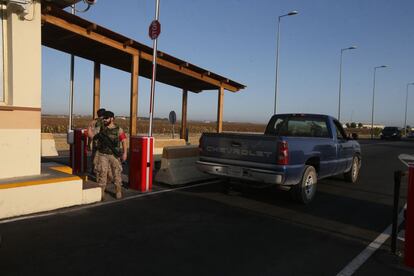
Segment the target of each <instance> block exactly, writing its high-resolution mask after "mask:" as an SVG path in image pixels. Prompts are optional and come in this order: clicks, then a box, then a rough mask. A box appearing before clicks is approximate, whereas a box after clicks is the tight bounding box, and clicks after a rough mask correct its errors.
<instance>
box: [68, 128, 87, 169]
mask: <svg viewBox="0 0 414 276" xmlns="http://www.w3.org/2000/svg"><path fill="white" fill-rule="evenodd" d="M70 155H71V158H70V160H71V167H72V174H78V175H82V174H84V173H86V172H87V169H88V133H87V131H86V130H85V129H80V128H78V129H75V131H74V141H73V144H72V145H71V147H70Z"/></svg>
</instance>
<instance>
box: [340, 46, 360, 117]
mask: <svg viewBox="0 0 414 276" xmlns="http://www.w3.org/2000/svg"><path fill="white" fill-rule="evenodd" d="M356 48H357V47H356V46H351V47H348V48H344V49H341V59H340V62H339V102H338V121H341V90H342V53H343V52H344V51H346V50H354V49H356Z"/></svg>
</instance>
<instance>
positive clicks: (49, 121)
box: [42, 116, 266, 135]
mask: <svg viewBox="0 0 414 276" xmlns="http://www.w3.org/2000/svg"><path fill="white" fill-rule="evenodd" d="M90 121H91V117H76V118H74V120H73V125H74V128H86V127H87V126H88V124H89V122H90ZM115 122H116V123H117V124H118V125H119V126H120V127H122V128H123V129H124V130H125V131H126V132H129V119H125V120H124V119H120V118H118V119H116V120H115ZM67 125H68V118H65V117H60V116H42V132H49V133H66V132H67ZM137 125H138V133H147V132H148V125H149V120H148V119H142V118H139V119H138V122H137ZM187 127H188V129H189V134H190V135H191V134H199V133H203V132H215V131H216V123H215V122H209V123H206V122H198V121H188V122H187ZM265 128H266V125H261V124H251V123H229V122H223V130H224V131H239V132H264V130H265ZM171 129H172V126H171V124H170V123H169V122H168V120H166V119H154V122H153V133H154V134H161V135H169V134H171ZM179 129H180V122H179V121H178V122H177V123H176V124H175V132H176V133H178V132H179Z"/></svg>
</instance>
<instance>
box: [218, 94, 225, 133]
mask: <svg viewBox="0 0 414 276" xmlns="http://www.w3.org/2000/svg"><path fill="white" fill-rule="evenodd" d="M223 100H224V88H223V86H220V88H219V91H218V104H217V133H220V132H222V130H223Z"/></svg>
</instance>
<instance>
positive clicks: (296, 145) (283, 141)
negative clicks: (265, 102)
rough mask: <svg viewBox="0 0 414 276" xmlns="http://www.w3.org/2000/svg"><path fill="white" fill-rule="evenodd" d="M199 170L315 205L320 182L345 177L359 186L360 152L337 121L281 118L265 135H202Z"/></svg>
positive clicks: (311, 117)
mask: <svg viewBox="0 0 414 276" xmlns="http://www.w3.org/2000/svg"><path fill="white" fill-rule="evenodd" d="M199 149H200V159H199V161H197V167H198V169H199V170H201V171H203V172H206V173H208V174H212V175H216V176H219V177H223V178H227V179H238V180H241V181H243V182H245V183H249V184H253V185H256V186H269V185H279V186H280V187H281V188H285V189H289V190H290V192H291V193H292V196H293V198H294V199H295V200H297V201H299V202H301V203H303V204H307V203H310V202H311V201H312V200H313V199H314V197H315V193H316V186H317V185H316V184H317V182H318V180H319V179H322V178H326V177H329V176H334V175H340V174H343V175H344V177H345V180H347V181H349V182H351V183H355V182H356V181H357V179H358V176H359V171H360V168H361V147H360V145H359V143H358V142H357V141H355V140H352V139H351V138H349V137H348V136H347V135H346V133H345V131H344V129H343V128H342V125H341V124H340V123H339V122H338V121H337V120H336V119H335V118H333V117H330V116H327V115H318V114H277V115H273V116H272V118H271V119H270V121H269V123H268V124H267V127H266V130H265V133H264V134H241V133H203V134H202V136H201V138H200V145H199Z"/></svg>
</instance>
